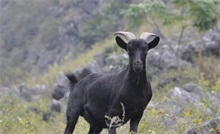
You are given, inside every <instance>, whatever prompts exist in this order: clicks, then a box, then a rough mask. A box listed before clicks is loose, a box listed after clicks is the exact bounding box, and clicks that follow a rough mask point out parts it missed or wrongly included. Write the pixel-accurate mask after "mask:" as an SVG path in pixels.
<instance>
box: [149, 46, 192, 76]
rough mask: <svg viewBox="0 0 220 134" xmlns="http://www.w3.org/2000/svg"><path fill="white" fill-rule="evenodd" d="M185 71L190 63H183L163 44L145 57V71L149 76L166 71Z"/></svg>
mask: <svg viewBox="0 0 220 134" xmlns="http://www.w3.org/2000/svg"><path fill="white" fill-rule="evenodd" d="M177 60H178V62H179V68H181V69H186V68H189V67H191V66H192V65H191V63H189V62H187V61H184V60H182V59H180V58H178V57H176V54H175V53H174V52H173V51H172V50H171V48H170V46H169V45H168V44H164V45H162V46H161V48H160V49H159V48H158V49H155V50H150V52H149V54H148V56H147V69H148V71H149V72H151V74H157V72H158V71H161V70H166V69H177V68H178V62H177Z"/></svg>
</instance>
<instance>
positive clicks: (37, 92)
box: [30, 84, 48, 96]
mask: <svg viewBox="0 0 220 134" xmlns="http://www.w3.org/2000/svg"><path fill="white" fill-rule="evenodd" d="M30 91H31V94H32V95H34V96H43V95H45V94H47V93H48V91H47V89H46V86H45V85H39V84H38V85H35V86H33V87H32V88H31V89H30Z"/></svg>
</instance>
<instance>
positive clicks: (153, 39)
mask: <svg viewBox="0 0 220 134" xmlns="http://www.w3.org/2000/svg"><path fill="white" fill-rule="evenodd" d="M159 41H160V37H159V36H156V35H150V36H149V37H148V39H147V40H146V42H147V44H148V49H151V48H154V47H155V46H157V45H158V43H159Z"/></svg>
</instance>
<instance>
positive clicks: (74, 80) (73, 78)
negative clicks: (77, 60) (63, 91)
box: [65, 73, 78, 91]
mask: <svg viewBox="0 0 220 134" xmlns="http://www.w3.org/2000/svg"><path fill="white" fill-rule="evenodd" d="M65 75H66V77H67V78H68V80H69V81H70V89H71V91H72V90H73V89H74V87H75V85H76V83H77V82H78V80H77V78H76V76H75V75H74V74H73V73H66V74H65Z"/></svg>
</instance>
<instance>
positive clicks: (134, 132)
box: [130, 112, 143, 134]
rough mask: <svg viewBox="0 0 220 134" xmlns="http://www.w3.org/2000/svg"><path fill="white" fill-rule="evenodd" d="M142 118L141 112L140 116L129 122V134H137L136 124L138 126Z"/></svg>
mask: <svg viewBox="0 0 220 134" xmlns="http://www.w3.org/2000/svg"><path fill="white" fill-rule="evenodd" d="M142 116H143V112H142V113H141V114H140V115H138V116H136V117H135V118H132V119H131V121H130V132H131V134H137V129H138V124H139V122H140V120H141V118H142Z"/></svg>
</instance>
